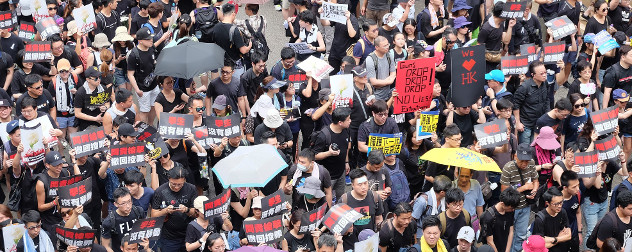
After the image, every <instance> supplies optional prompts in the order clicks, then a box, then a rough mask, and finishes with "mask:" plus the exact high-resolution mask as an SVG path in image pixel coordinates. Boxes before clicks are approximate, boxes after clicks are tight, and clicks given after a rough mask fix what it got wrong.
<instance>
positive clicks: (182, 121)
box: [158, 112, 193, 139]
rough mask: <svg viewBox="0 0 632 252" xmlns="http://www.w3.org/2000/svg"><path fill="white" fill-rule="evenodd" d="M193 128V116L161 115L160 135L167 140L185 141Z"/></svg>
mask: <svg viewBox="0 0 632 252" xmlns="http://www.w3.org/2000/svg"><path fill="white" fill-rule="evenodd" d="M192 128H193V115H187V114H172V113H166V112H162V113H160V122H159V123H158V133H160V135H161V136H163V137H164V138H167V139H175V138H177V139H184V138H185V135H186V134H189V133H191V129H192Z"/></svg>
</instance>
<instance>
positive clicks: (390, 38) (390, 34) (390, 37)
mask: <svg viewBox="0 0 632 252" xmlns="http://www.w3.org/2000/svg"><path fill="white" fill-rule="evenodd" d="M377 32H378V35H380V36H382V37H385V38H386V40H388V44H389V45H391V48H392V47H393V38H394V37H395V34H396V33H398V32H399V29H397V27H394V28H393V29H392V30H390V31H387V30H386V29H384V26H381V27H380V28H379V29H378V31H377Z"/></svg>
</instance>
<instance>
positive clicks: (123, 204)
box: [116, 200, 132, 206]
mask: <svg viewBox="0 0 632 252" xmlns="http://www.w3.org/2000/svg"><path fill="white" fill-rule="evenodd" d="M116 204H117V205H120V206H129V205H131V204H132V201H131V200H128V201H125V202H121V203H118V202H117V203H116Z"/></svg>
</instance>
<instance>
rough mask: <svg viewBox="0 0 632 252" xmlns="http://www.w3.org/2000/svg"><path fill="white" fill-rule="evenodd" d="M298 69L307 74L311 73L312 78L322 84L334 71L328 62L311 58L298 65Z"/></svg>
mask: <svg viewBox="0 0 632 252" xmlns="http://www.w3.org/2000/svg"><path fill="white" fill-rule="evenodd" d="M297 67H298V68H300V69H302V70H303V71H305V72H311V73H312V78H314V80H316V81H318V82H320V81H321V80H322V79H323V78H325V77H327V76H329V73H330V72H331V71H333V70H334V68H333V67H331V66H330V65H329V64H328V63H327V62H326V61H324V60H321V59H319V58H316V57H314V56H309V58H307V59H306V60H304V61H302V62H301V63H299V64H298V65H297Z"/></svg>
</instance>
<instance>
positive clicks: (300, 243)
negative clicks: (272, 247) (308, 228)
mask: <svg viewBox="0 0 632 252" xmlns="http://www.w3.org/2000/svg"><path fill="white" fill-rule="evenodd" d="M283 239H285V240H286V241H287V248H288V250H287V251H297V250H299V249H303V250H304V251H316V247H314V239H313V237H312V235H311V234H305V235H303V238H301V239H299V238H296V237H295V236H294V235H293V234H292V233H290V232H287V233H285V234H284V235H283Z"/></svg>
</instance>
